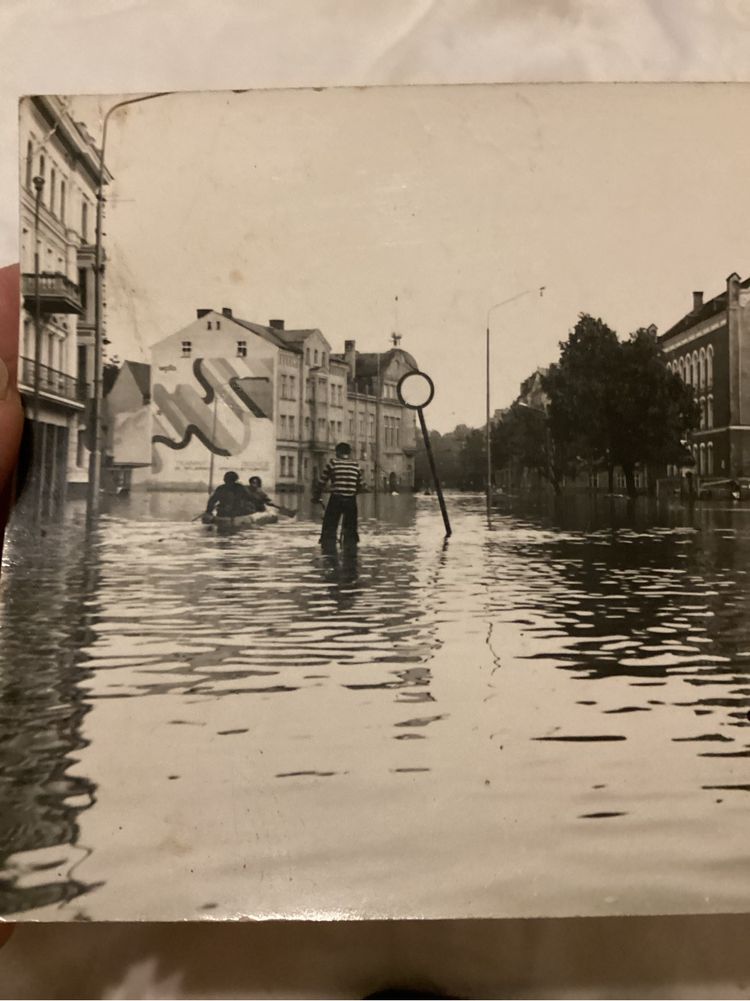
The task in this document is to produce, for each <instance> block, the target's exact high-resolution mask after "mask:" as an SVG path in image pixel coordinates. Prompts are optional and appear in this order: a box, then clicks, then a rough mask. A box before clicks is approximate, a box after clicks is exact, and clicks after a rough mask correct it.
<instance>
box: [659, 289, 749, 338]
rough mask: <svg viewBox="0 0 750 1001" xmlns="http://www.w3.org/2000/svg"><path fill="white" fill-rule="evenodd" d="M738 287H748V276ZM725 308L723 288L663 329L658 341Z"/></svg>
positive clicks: (684, 329)
mask: <svg viewBox="0 0 750 1001" xmlns="http://www.w3.org/2000/svg"><path fill="white" fill-rule="evenodd" d="M740 288H750V278H746V279H745V280H744V282H740ZM726 308H727V290H726V289H724V291H723V292H720V293H719V295H717V296H714V298H713V299H709V300H708V302H704V303H703V305H702V306H701V307H700V308H699V309H694V310H691V311H690V312H689V313H686V314H685V315H684V316H683V317H682V319H681V320H678V321H677V323H675V324H674V326H672V327H670V328H669V330H665V331H664V333H663V334H661V335H660V336H659V337H658V340H659V341H664V340H666V339H667V338H668V337H674V336H675V335H676V334H681V333H683V332H684V331H686V330H690V329H691V327H694V326H695V325H696V324H697V323H702V322H703V321H704V320H710V319H711V317H712V316H716V315H718V314H719V313H721V312H723V311H724V310H725V309H726Z"/></svg>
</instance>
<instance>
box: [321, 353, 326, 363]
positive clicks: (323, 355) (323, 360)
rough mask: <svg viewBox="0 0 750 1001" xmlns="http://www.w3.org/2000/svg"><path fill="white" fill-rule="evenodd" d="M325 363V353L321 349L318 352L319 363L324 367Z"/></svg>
mask: <svg viewBox="0 0 750 1001" xmlns="http://www.w3.org/2000/svg"><path fill="white" fill-rule="evenodd" d="M325 363H326V353H325V351H321V352H320V364H321V365H323V366H324V367H325Z"/></svg>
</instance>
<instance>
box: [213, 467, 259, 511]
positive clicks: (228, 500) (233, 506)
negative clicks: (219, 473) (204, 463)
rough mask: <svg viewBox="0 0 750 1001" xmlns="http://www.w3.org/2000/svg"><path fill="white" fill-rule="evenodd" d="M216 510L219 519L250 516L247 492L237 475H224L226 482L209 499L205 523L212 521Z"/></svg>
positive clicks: (230, 473) (231, 473)
mask: <svg viewBox="0 0 750 1001" xmlns="http://www.w3.org/2000/svg"><path fill="white" fill-rule="evenodd" d="M214 508H215V509H216V515H217V517H218V518H238V517H239V516H240V515H243V514H250V510H251V509H250V501H249V499H248V496H247V491H246V490H245V488H244V487H243V486H242V484H241V483H240V478H239V476H238V475H237V473H235V472H231V471H230V472H228V473H224V482H223V483H222V484H220V485H219V486H218V487H217V488H216V489H215V490H214V492H213V493H212V494H211V496H210V497H209V498H208V504H207V505H206V513H205V514H204V515H203V520H204V521H210V520H211V517H212V515H213V513H214Z"/></svg>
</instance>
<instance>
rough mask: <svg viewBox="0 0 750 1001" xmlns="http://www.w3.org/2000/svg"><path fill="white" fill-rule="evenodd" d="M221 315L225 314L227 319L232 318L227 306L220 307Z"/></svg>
mask: <svg viewBox="0 0 750 1001" xmlns="http://www.w3.org/2000/svg"><path fill="white" fill-rule="evenodd" d="M221 315H222V316H226V318H227V319H228V320H231V319H232V310H231V309H230V308H229V306H222V307H221Z"/></svg>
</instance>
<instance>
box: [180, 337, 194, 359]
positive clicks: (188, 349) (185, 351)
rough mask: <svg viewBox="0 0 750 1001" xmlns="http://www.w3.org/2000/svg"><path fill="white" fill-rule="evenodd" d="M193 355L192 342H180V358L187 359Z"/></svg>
mask: <svg viewBox="0 0 750 1001" xmlns="http://www.w3.org/2000/svg"><path fill="white" fill-rule="evenodd" d="M192 353H193V342H192V341H183V342H182V357H183V358H189V357H190V356H191V355H192Z"/></svg>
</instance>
